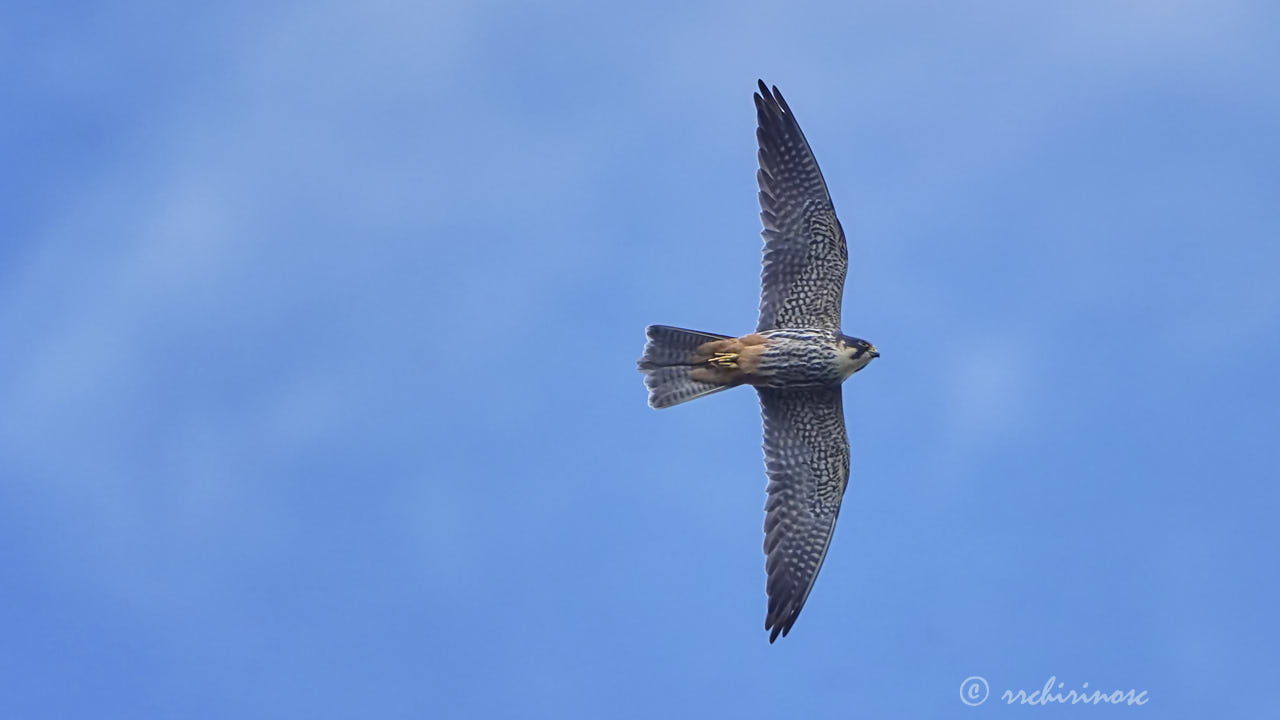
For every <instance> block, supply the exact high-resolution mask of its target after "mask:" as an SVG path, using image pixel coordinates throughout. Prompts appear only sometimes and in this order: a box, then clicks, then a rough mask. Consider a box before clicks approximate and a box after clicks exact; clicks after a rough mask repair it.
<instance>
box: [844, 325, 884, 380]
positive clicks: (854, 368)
mask: <svg viewBox="0 0 1280 720" xmlns="http://www.w3.org/2000/svg"><path fill="white" fill-rule="evenodd" d="M840 356H841V359H842V360H843V361H844V362H843V364H844V376H845V377H846V378H847V377H849V376H850V375H852V374H854V373H856V372H858V371H859V370H861V369H862V368H864V367H866V366H867V363H869V362H871V361H872V360H874V359H875V358H878V357H880V351H879V350H876V346H875V345H872V344H871V343H869V342H867V341H866V340H863V339H862V338H856V337H849V336H848V335H841V336H840Z"/></svg>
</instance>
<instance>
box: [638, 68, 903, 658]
mask: <svg viewBox="0 0 1280 720" xmlns="http://www.w3.org/2000/svg"><path fill="white" fill-rule="evenodd" d="M759 85H760V88H759V92H757V93H756V94H755V103H756V121H757V129H756V140H757V142H758V144H759V153H758V157H759V162H760V169H759V170H758V171H757V172H756V181H757V183H758V184H759V186H760V219H761V221H762V222H763V224H764V230H763V232H762V233H761V234H762V235H763V237H764V262H763V270H762V271H761V278H760V279H761V285H762V287H761V292H760V319H759V322H758V323H757V324H756V330H755V332H753V333H749V334H747V335H741V336H731V335H717V334H714V333H708V332H699V331H696V330H686V329H683V328H677V327H670V326H667V325H651V326H649V327H648V328H647V329H646V331H645V335H646V336H647V339H648V342H646V343H645V348H644V355H643V356H642V357H641V358H640V361H639V363H638V367H639V369H640V371H641V372H642V373H644V380H645V385H646V386H647V387H648V389H649V405H650V406H651V407H654V408H667V407H671V406H673V405H679V404H680V403H684V402H688V401H689V400H693V399H695V398H700V397H702V396H704V395H710V394H712V393H717V392H720V391H721V390H726V389H728V388H731V387H737V386H739V385H751V386H753V387H755V389H756V393H758V394H759V396H760V409H761V414H762V415H763V416H764V464H765V472H766V474H767V475H768V478H769V483H768V487H767V492H768V496H769V497H768V500H767V501H766V503H765V508H764V509H765V521H764V554H765V558H766V560H765V571H766V573H767V575H768V580H767V583H766V586H765V589H766V592H767V594H768V610H767V612H766V614H765V621H764V628H765V630H766V631H768V632H769V642H770V643H772V642H774V641H775V640H777V639H778V635H779V634H781V635H782V636H783V637H786V635H787V633H788V632H790V631H791V627H792V625H794V624H795V622H796V618H797V617H799V616H800V610H801V609H803V608H804V603H805V600H807V599H808V597H809V592H810V591H811V590H813V583H814V581H815V580H817V578H818V571H819V570H820V569H821V568H822V561H823V559H825V558H826V556H827V547H828V546H829V545H830V544H831V533H832V532H833V531H834V530H835V525H836V517H837V516H838V515H839V514H840V501H841V499H842V498H843V497H844V491H845V487H846V486H847V485H848V482H849V437H848V434H847V433H846V431H845V426H844V409H843V404H842V390H841V389H842V387H843V383H844V381H845V380H847V379H848V378H849V376H850V375H853V374H854V373H856V372H858V371H859V370H861V369H862V368H864V367H866V366H867V364H868V363H870V362H871V360H872V359H874V358H877V357H879V356H880V352H879V351H878V350H876V347H875V346H874V345H872V344H871V343H869V342H867V341H866V340H861V339H859V338H856V337H850V336H848V335H845V334H844V333H843V332H841V330H840V305H841V300H842V298H843V295H844V278H845V273H846V271H847V270H848V266H849V258H848V250H847V248H846V245H845V237H844V230H843V229H842V228H841V227H840V221H839V220H838V219H837V218H836V211H835V208H834V207H833V206H832V204H831V196H830V194H829V193H828V192H827V184H826V181H824V180H823V179H822V171H821V170H819V169H818V161H817V160H816V159H814V156H813V151H812V150H811V149H810V148H809V142H808V141H807V140H805V137H804V133H803V132H801V131H800V125H799V124H798V123H797V122H796V117H795V114H794V113H792V112H791V108H790V107H788V106H787V101H786V100H784V99H783V97H782V93H781V92H778V88H777V87H776V86H775V87H773V88H772V90H770V88H768V87H767V86H766V85H765V84H764V81H759Z"/></svg>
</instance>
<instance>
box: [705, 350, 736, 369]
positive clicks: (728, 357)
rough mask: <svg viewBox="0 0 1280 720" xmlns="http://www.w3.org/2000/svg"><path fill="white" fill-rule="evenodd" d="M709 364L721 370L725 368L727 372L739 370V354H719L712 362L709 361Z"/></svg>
mask: <svg viewBox="0 0 1280 720" xmlns="http://www.w3.org/2000/svg"><path fill="white" fill-rule="evenodd" d="M707 364H709V365H715V366H716V367H719V368H725V369H726V370H734V369H737V367H738V353H734V352H718V353H716V354H715V356H713V357H712V358H711V359H710V360H707Z"/></svg>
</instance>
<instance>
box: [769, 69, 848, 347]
mask: <svg viewBox="0 0 1280 720" xmlns="http://www.w3.org/2000/svg"><path fill="white" fill-rule="evenodd" d="M755 98H756V120H757V123H758V127H757V129H756V140H757V141H758V142H759V144H760V153H759V157H760V170H759V171H758V172H757V173H756V180H757V182H758V183H759V185H760V219H761V221H762V222H763V223H764V232H763V233H762V234H763V235H764V269H763V271H762V272H761V278H760V279H761V285H762V288H761V292H760V322H759V324H758V325H757V327H756V329H757V330H772V329H775V328H783V327H787V328H826V329H829V330H839V329H840V300H841V298H842V297H843V295H844V277H845V271H846V270H847V269H848V267H849V255H848V250H847V249H846V247H845V240H844V230H842V229H841V228H840V221H839V220H837V219H836V210H835V208H834V207H833V206H832V205H831V196H830V195H829V194H828V193H827V183H826V182H825V181H824V180H823V179H822V171H821V170H819V169H818V161H817V160H815V159H814V157H813V151H812V150H810V149H809V142H808V141H807V140H805V139H804V133H803V132H801V131H800V125H799V124H797V123H796V117H795V115H793V114H792V113H791V108H789V107H787V101H786V100H783V99H782V93H780V92H778V88H776V87H775V88H773V91H772V92H770V91H769V89H768V88H767V87H765V84H764V81H763V80H762V81H760V92H758V93H756V96H755Z"/></svg>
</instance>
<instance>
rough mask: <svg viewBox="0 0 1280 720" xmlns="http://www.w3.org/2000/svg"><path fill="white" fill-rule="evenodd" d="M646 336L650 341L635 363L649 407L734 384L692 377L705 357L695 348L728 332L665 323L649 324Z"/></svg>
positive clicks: (709, 392) (667, 404)
mask: <svg viewBox="0 0 1280 720" xmlns="http://www.w3.org/2000/svg"><path fill="white" fill-rule="evenodd" d="M645 335H646V336H647V337H648V338H649V341H648V342H647V343H645V346H644V355H643V356H642V357H641V358H640V362H638V363H636V366H637V367H638V368H639V369H640V372H642V373H644V384H645V386H646V387H648V388H649V406H650V407H655V408H666V407H671V406H672V405H679V404H680V403H683V402H688V401H690V400H693V399H695V398H700V397H702V396H703V395H710V394H711V393H716V392H720V391H721V390H726V389H728V388H730V387H733V385H726V384H724V383H717V382H707V381H705V380H694V379H693V377H692V374H693V371H694V370H695V366H696V365H698V364H702V363H704V362H705V358H699V357H698V348H699V347H700V346H701V345H703V344H705V343H708V342H714V341H716V340H726V339H728V338H729V337H730V336H729V335H716V334H715V333H707V332H699V331H697V330H686V329H684V328H677V327H669V326H667V325H650V326H649V327H647V328H645ZM703 375H704V377H705V376H706V374H705V373H704V374H703Z"/></svg>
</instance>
